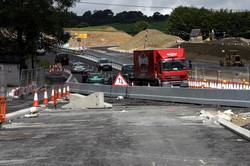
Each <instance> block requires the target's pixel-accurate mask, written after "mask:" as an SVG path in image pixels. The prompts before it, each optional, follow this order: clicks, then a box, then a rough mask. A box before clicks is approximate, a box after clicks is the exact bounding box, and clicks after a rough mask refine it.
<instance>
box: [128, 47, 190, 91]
mask: <svg viewBox="0 0 250 166" xmlns="http://www.w3.org/2000/svg"><path fill="white" fill-rule="evenodd" d="M187 80H188V68H187V65H186V57H185V52H184V49H183V48H167V49H156V50H155V49H153V50H139V51H134V74H133V77H131V78H130V82H133V83H134V85H153V86H169V85H170V86H188V82H187Z"/></svg>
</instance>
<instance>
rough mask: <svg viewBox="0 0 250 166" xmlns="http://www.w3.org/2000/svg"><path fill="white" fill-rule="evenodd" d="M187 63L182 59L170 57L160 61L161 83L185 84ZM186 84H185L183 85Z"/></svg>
mask: <svg viewBox="0 0 250 166" xmlns="http://www.w3.org/2000/svg"><path fill="white" fill-rule="evenodd" d="M187 69H188V68H187V63H186V61H185V60H183V59H180V60H178V59H170V60H162V61H161V71H160V73H162V78H161V81H162V84H164V85H168V84H171V85H177V86H187V80H188V71H187ZM185 84H186V85H185Z"/></svg>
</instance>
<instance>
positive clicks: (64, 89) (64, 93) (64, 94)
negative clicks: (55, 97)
mask: <svg viewBox="0 0 250 166" xmlns="http://www.w3.org/2000/svg"><path fill="white" fill-rule="evenodd" d="M66 96H67V94H66V88H65V87H63V93H62V97H66Z"/></svg>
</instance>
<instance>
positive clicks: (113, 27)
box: [64, 21, 167, 35]
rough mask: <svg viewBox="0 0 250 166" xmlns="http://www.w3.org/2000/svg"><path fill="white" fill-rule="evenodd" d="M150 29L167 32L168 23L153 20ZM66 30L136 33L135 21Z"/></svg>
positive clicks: (67, 29) (66, 29)
mask: <svg viewBox="0 0 250 166" xmlns="http://www.w3.org/2000/svg"><path fill="white" fill-rule="evenodd" d="M149 29H157V30H159V31H161V32H164V33H166V32H167V23H166V21H160V22H151V23H149ZM64 30H65V31H103V32H117V31H124V32H126V33H128V34H132V35H135V33H136V32H135V23H126V24H122V23H113V24H109V25H101V26H91V27H83V28H64Z"/></svg>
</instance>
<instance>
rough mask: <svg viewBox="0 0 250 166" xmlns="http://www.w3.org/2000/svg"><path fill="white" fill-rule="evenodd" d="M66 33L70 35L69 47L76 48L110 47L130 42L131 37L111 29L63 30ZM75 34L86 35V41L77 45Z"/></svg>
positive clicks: (83, 40)
mask: <svg viewBox="0 0 250 166" xmlns="http://www.w3.org/2000/svg"><path fill="white" fill-rule="evenodd" d="M65 31H66V32H69V33H70V34H71V36H72V37H71V38H70V40H69V47H70V48H76V47H79V46H87V47H93V46H111V45H115V46H118V45H121V44H123V43H125V42H127V41H129V40H130V38H131V36H130V35H129V34H127V33H125V32H121V31H117V30H116V29H114V28H113V27H106V28H105V29H103V28H93V29H91V28H87V29H84V30H79V29H65ZM76 34H87V38H86V39H82V40H81V42H80V43H79V42H78V41H77V37H76Z"/></svg>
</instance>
